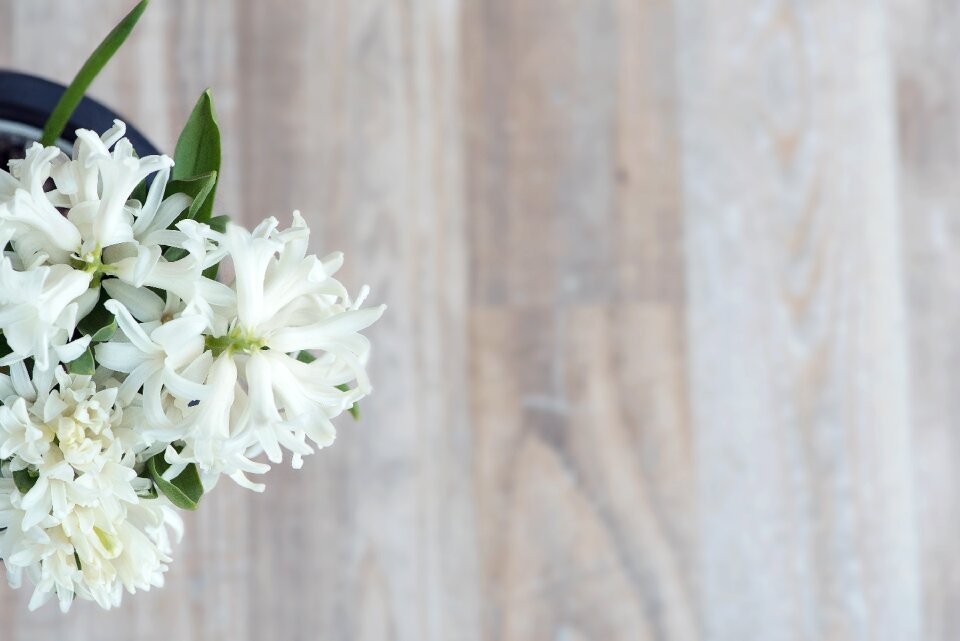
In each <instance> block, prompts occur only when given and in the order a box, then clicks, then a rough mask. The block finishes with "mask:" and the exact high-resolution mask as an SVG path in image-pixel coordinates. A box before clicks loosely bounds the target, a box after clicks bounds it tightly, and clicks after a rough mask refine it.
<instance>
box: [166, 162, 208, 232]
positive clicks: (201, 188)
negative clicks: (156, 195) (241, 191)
mask: <svg viewBox="0 0 960 641" xmlns="http://www.w3.org/2000/svg"><path fill="white" fill-rule="evenodd" d="M216 186H217V172H216V171H208V172H207V173H205V174H200V175H198V176H190V177H189V178H177V179H176V180H171V181H170V182H168V183H167V188H166V190H165V191H164V192H163V197H164V198H169V197H170V196H172V195H173V194H186V195H188V196H190V197H191V198H193V202H192V203H190V208H189V209H188V210H187V213H186V214H181V215H180V216H179V217H178V218H177V220H176V221H174V224H176V223H177V222H179V221H181V220H183V219H184V218H193V219H194V220H198V216H199V214H200V211H201V209H200V208H201V207H203V206H204V205H205V204H206V203H207V200H208V199H209V198H210V196H212V195H213V190H214V188H215V187H216ZM207 220H209V219H207ZM200 222H207V221H200ZM172 226H173V225H171V227H172Z"/></svg>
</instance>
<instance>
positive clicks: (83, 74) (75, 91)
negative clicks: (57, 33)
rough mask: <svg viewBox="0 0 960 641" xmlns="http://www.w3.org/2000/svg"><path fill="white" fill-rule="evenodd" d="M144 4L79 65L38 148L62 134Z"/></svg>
mask: <svg viewBox="0 0 960 641" xmlns="http://www.w3.org/2000/svg"><path fill="white" fill-rule="evenodd" d="M148 3H149V0H141V2H140V3H138V4H137V6H135V7H134V8H133V11H131V12H130V13H128V14H127V15H126V17H125V18H124V19H123V20H121V21H120V24H118V25H117V26H116V27H114V28H113V31H111V32H110V33H108V34H107V37H106V38H104V39H103V42H101V43H100V46H98V47H97V48H96V49H94V51H93V53H92V54H90V57H89V58H87V61H86V62H85V63H83V66H82V67H80V71H78V72H77V75H76V77H75V78H74V79H73V82H71V83H70V86H69V87H67V90H66V91H64V92H63V95H62V96H60V101H59V102H58V103H57V106H56V107H54V108H53V112H52V113H51V114H50V117H49V118H48V119H47V124H46V125H45V126H44V127H43V136H42V137H41V138H40V142H41V144H43V145H44V146H47V147H49V146H50V145H53V144H55V143H56V142H57V139H58V138H60V134H62V133H63V129H64V127H66V126H67V123H68V122H69V121H70V116H71V115H73V111H74V110H75V109H76V108H77V105H79V104H80V101H81V100H83V95H84V94H85V93H87V89H88V88H89V87H90V83H92V82H93V79H94V78H96V77H97V74H98V73H100V70H101V69H103V67H104V66H105V65H106V64H107V62H109V61H110V58H112V57H113V54H115V53H116V52H117V49H119V48H120V45H122V44H123V42H124V40H126V39H127V36H129V35H130V32H131V31H133V27H134V26H135V25H136V24H137V21H138V20H140V16H141V15H143V12H144V10H145V9H146V8H147V4H148Z"/></svg>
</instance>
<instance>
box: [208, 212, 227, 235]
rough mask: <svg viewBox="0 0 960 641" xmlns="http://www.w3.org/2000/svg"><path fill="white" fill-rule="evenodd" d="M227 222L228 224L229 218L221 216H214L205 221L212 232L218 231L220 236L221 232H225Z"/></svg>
mask: <svg viewBox="0 0 960 641" xmlns="http://www.w3.org/2000/svg"><path fill="white" fill-rule="evenodd" d="M229 222H230V216H226V215H221V216H214V217H213V218H211V219H210V220H208V221H207V224H208V225H210V229H212V230H214V231H218V232H220V233H221V234H222V233H223V232H225V231H227V223H229Z"/></svg>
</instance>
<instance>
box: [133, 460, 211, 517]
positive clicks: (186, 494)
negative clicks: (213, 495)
mask: <svg viewBox="0 0 960 641" xmlns="http://www.w3.org/2000/svg"><path fill="white" fill-rule="evenodd" d="M169 467H170V464H169V463H167V461H166V460H165V459H164V458H163V452H161V453H159V454H157V455H156V456H153V457H151V458H150V460H149V461H147V469H148V470H149V472H150V476H151V477H152V478H153V482H154V483H156V484H157V489H158V490H160V491H161V492H163V495H164V496H166V497H167V498H168V499H170V502H171V503H173V504H174V505H176V506H177V507H178V508H180V509H182V510H196V509H197V505H198V504H199V503H200V497H202V496H203V484H202V483H201V482H200V474H199V472H197V466H196V465H194V464H193V463H191V464H190V465H188V466H187V467H185V468H184V469H183V471H182V472H180V474H179V475H178V476H177V477H176V478H175V479H173V480H172V481H168V480H166V479H165V478H163V473H164V472H166V471H167V469H168V468H169Z"/></svg>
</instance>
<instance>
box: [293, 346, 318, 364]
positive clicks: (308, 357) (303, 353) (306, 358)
mask: <svg viewBox="0 0 960 641" xmlns="http://www.w3.org/2000/svg"><path fill="white" fill-rule="evenodd" d="M297 360H298V361H300V362H301V363H312V362H313V361H315V360H317V357H316V356H314V355H313V354H311V353H310V352H308V351H307V350H305V349H302V350H300V353H299V354H297Z"/></svg>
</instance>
